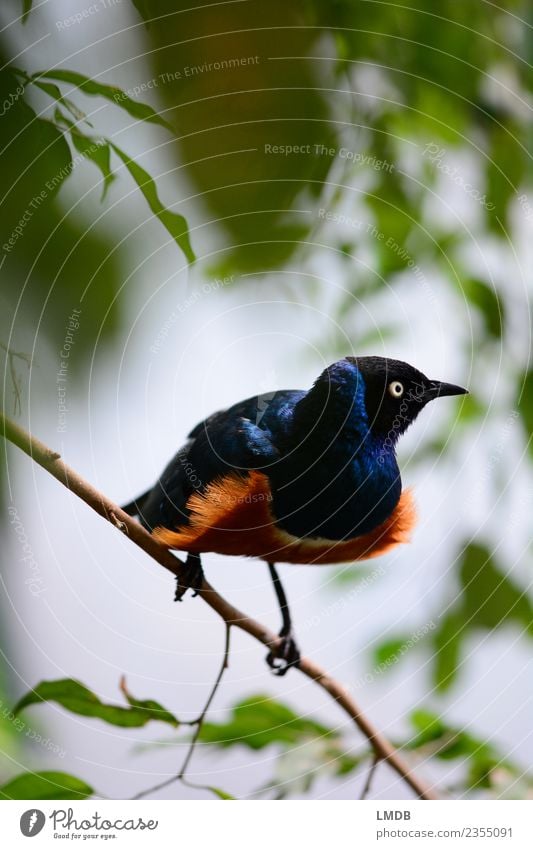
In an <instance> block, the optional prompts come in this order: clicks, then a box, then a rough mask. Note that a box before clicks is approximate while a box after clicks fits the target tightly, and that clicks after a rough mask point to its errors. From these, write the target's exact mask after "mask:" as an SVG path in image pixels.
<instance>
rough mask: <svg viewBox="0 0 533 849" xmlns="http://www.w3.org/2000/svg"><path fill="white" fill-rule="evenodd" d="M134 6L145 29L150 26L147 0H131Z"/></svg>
mask: <svg viewBox="0 0 533 849" xmlns="http://www.w3.org/2000/svg"><path fill="white" fill-rule="evenodd" d="M131 2H132V3H133V5H134V6H135V8H136V9H137V11H138V13H139V15H140V16H141V18H142V19H143V21H144V23H145V26H146V29H149V27H150V20H151V17H152V16H151V13H150V10H149V8H148V6H149V4H148V2H147V0H131Z"/></svg>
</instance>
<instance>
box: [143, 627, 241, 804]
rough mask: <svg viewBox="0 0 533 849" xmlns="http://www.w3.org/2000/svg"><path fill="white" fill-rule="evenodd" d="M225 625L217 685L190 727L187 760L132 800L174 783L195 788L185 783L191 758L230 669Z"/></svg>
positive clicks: (228, 644) (228, 641) (228, 631)
mask: <svg viewBox="0 0 533 849" xmlns="http://www.w3.org/2000/svg"><path fill="white" fill-rule="evenodd" d="M225 625H226V638H225V641H224V654H223V656H222V663H221V665H220V669H219V671H218V675H217V677H216V678H215V683H214V684H213V686H212V688H211V692H210V693H209V696H208V698H207V701H206V703H205V705H204V708H203V710H202V712H201V714H200V716H199V717H198V719H195V720H194V722H191V723H190V725H196V730H195V732H194V734H193V737H192V740H191V742H190V744H189V748H188V750H187V754H186V755H185V760H184V761H183V764H182V767H181V769H180V771H179V772H178V773H177V774H176V775H173V776H172V777H171V778H167V779H165V781H161V782H160V783H159V784H155V785H154V786H153V787H149V788H148V789H147V790H142V791H141V792H140V793H137V794H136V795H135V796H132V799H144V798H145V796H150V795H151V794H152V793H155V792H156V791H157V790H162V789H163V787H168V785H169V784H173V783H174V781H183V783H184V784H189V785H190V786H191V787H192V786H194V785H192V784H190V782H188V781H185V773H186V772H187V767H188V766H189V764H190V762H191V758H192V756H193V754H194V750H195V748H196V744H197V743H198V738H199V736H200V733H201V731H202V726H203V724H204V720H205V717H206V715H207V711H208V710H209V708H210V707H211V702H212V701H213V699H214V698H215V695H216V692H217V690H218V687H219V685H220V682H221V681H222V677H223V675H224V672H225V671H226V669H227V668H228V665H229V646H230V640H229V638H230V631H231V625H230V624H229V623H228V622H226V623H225Z"/></svg>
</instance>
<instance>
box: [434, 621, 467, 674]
mask: <svg viewBox="0 0 533 849" xmlns="http://www.w3.org/2000/svg"><path fill="white" fill-rule="evenodd" d="M464 625H465V618H464V614H463V611H462V609H461V608H460V607H455V608H452V609H451V610H449V611H448V612H447V613H446V614H445V615H444V616H443V617H442V619H441V620H440V625H439V627H438V628H437V630H436V631H435V632H434V636H433V641H434V642H433V645H434V650H435V662H434V667H433V680H434V683H435V686H436V687H437V689H438V690H441V691H444V690H447V689H448V688H449V687H451V685H452V684H453V683H454V681H455V679H456V676H457V671H458V668H459V661H460V651H461V643H462V640H463V637H464Z"/></svg>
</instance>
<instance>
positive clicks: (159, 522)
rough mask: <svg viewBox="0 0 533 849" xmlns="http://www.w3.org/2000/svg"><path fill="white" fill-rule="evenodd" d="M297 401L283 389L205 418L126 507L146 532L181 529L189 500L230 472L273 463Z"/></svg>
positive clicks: (295, 394) (294, 394)
mask: <svg viewBox="0 0 533 849" xmlns="http://www.w3.org/2000/svg"><path fill="white" fill-rule="evenodd" d="M301 396H302V393H301V392H297V391H294V392H293V391H289V390H285V391H281V392H276V393H267V394H266V395H265V396H259V397H258V396H254V397H252V398H248V399H247V400H246V401H242V402H240V403H239V404H235V405H234V406H233V407H230V408H229V409H228V410H223V411H221V412H218V413H214V414H213V415H211V416H209V417H208V418H207V419H205V420H204V421H202V422H200V423H199V424H198V425H196V427H194V428H193V430H192V431H191V432H190V434H189V441H188V442H187V443H186V444H185V445H184V446H183V447H182V448H181V449H180V450H179V451H178V453H177V454H176V455H175V457H174V458H173V459H172V460H171V461H170V463H169V464H168V466H167V467H166V468H165V470H164V471H163V474H162V475H161V477H160V479H159V481H158V482H157V483H156V485H155V486H154V487H153V488H152V489H151V490H149V491H148V492H147V493H145V494H144V496H141V497H139V498H137V499H135V501H134V502H132V504H131V505H127V506H129V507H133V509H134V510H135V512H136V513H137V514H138V515H139V517H140V519H141V522H142V524H143V525H144V526H145V527H146V528H148V530H150V531H151V530H153V529H154V528H156V527H165V528H176V527H177V526H179V525H181V524H186V523H187V521H188V517H189V512H190V511H189V507H188V502H189V499H190V498H191V497H192V496H194V495H198V494H202V493H203V492H205V491H206V489H207V488H208V487H209V485H210V484H211V483H212V482H213V481H215V480H217V479H220V478H224V477H225V476H227V475H229V474H232V475H234V474H235V473H237V474H239V475H242V476H243V477H246V476H247V473H248V472H249V471H251V470H254V469H265V468H268V466H269V464H271V463H273V462H275V461H276V459H277V458H278V457H279V451H278V445H277V443H278V441H279V438H280V437H282V435H283V432H284V428H285V427H286V423H287V421H288V416H289V413H290V410H291V409H292V407H293V406H294V404H295V403H296V402H297V401H298V400H299V399H300V397H301ZM265 398H267V399H268V400H267V402H266V403H265V402H264V399H265Z"/></svg>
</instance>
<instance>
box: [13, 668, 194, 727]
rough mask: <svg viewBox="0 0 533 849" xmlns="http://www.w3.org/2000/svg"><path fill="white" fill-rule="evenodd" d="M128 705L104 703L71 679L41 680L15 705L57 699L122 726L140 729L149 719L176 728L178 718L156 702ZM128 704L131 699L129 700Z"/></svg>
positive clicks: (74, 709) (79, 711) (67, 706)
mask: <svg viewBox="0 0 533 849" xmlns="http://www.w3.org/2000/svg"><path fill="white" fill-rule="evenodd" d="M134 701H135V705H134V706H131V707H129V708H125V707H118V706H115V705H106V704H103V703H102V702H101V701H100V699H99V698H98V696H96V695H95V694H94V693H93V692H92V691H91V690H89V689H88V688H87V687H85V686H84V685H83V684H81V683H80V682H79V681H75V680H74V679H72V678H64V679H62V680H59V681H42V682H41V683H40V684H38V686H37V687H36V688H35V689H34V690H30V692H29V693H27V694H26V695H25V696H24V697H23V698H22V699H21V700H20V701H19V702H18V704H17V705H16V707H15V708H14V713H15V714H18V713H20V711H21V710H23V709H24V708H26V707H28V706H29V705H33V704H39V703H40V702H57V704H60V705H61V706H62V707H64V708H65V709H66V710H69V711H71V713H77V714H79V715H80V716H91V717H94V718H95V719H102V720H103V721H104V722H109V723H110V724H111V725H119V726H121V727H123V728H140V727H142V726H143V725H146V723H147V722H150V720H159V721H160V722H167V723H168V724H169V725H173V726H174V727H177V726H178V725H179V721H178V720H177V719H176V717H175V716H173V715H172V714H171V713H169V711H167V710H165V709H164V708H163V707H161V705H160V704H158V702H154V701H145V702H138V701H136V700H134ZM130 704H131V702H130Z"/></svg>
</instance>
